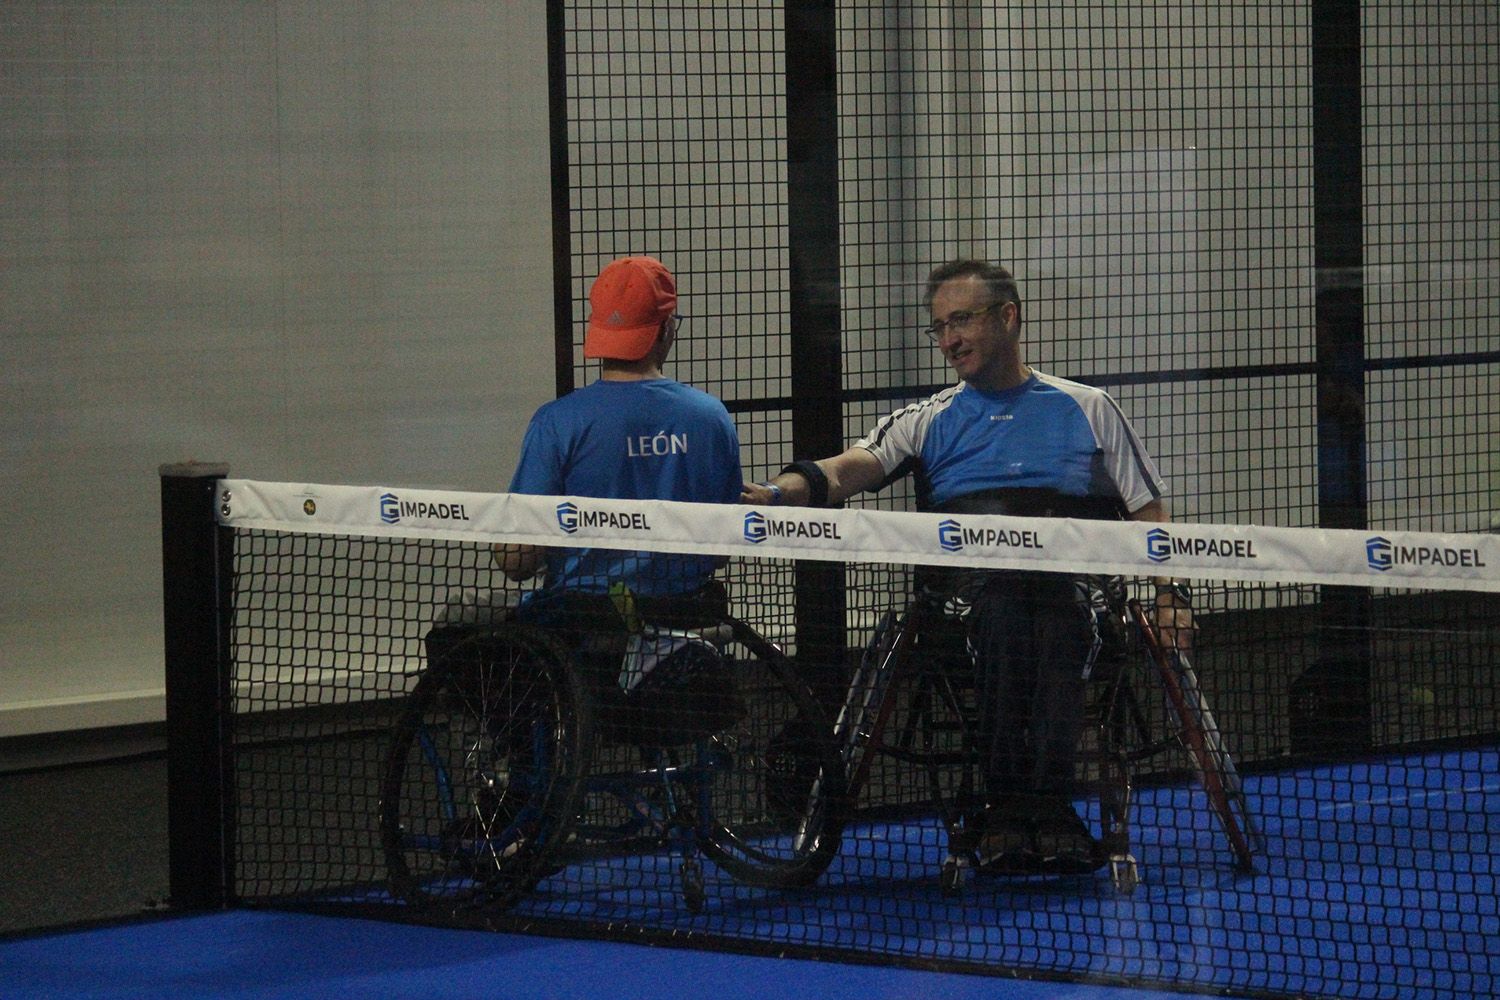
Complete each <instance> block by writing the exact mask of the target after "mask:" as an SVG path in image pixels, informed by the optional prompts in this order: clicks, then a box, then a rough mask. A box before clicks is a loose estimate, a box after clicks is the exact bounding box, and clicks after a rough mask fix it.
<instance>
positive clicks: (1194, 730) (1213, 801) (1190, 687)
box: [1130, 601, 1263, 872]
mask: <svg viewBox="0 0 1500 1000" xmlns="http://www.w3.org/2000/svg"><path fill="white" fill-rule="evenodd" d="M1130 610H1131V614H1132V615H1133V616H1134V618H1135V620H1136V624H1137V625H1138V626H1139V627H1140V630H1141V634H1142V635H1143V636H1145V641H1146V645H1147V649H1148V652H1149V653H1150V655H1151V659H1152V662H1153V663H1154V665H1155V666H1156V670H1157V674H1158V676H1159V677H1160V679H1161V683H1162V687H1163V689H1164V690H1165V692H1166V695H1167V704H1168V707H1169V708H1170V709H1171V711H1172V713H1173V714H1174V715H1175V716H1176V717H1177V722H1178V725H1179V727H1180V728H1179V730H1178V740H1179V742H1181V744H1182V746H1183V749H1184V750H1186V751H1187V755H1188V759H1189V762H1190V764H1191V766H1192V768H1193V770H1194V771H1196V772H1197V774H1198V779H1199V781H1200V782H1201V783H1202V785H1203V790H1204V792H1205V793H1206V794H1207V796H1208V801H1209V804H1210V805H1211V806H1212V807H1213V812H1214V816H1215V817H1217V819H1218V821H1219V825H1220V826H1221V827H1222V828H1223V830H1224V835H1225V837H1226V838H1227V839H1228V840H1229V846H1230V848H1231V849H1232V850H1233V851H1234V855H1235V860H1236V862H1237V863H1238V866H1239V868H1240V870H1241V871H1245V872H1252V871H1254V870H1255V856H1256V854H1257V853H1259V852H1260V851H1261V850H1262V846H1263V845H1262V843H1261V837H1260V832H1259V830H1258V828H1257V825H1256V822H1255V816H1254V813H1253V812H1252V811H1251V809H1250V803H1249V800H1248V799H1247V798H1246V796H1245V789H1244V785H1243V784H1242V783H1241V781H1240V775H1239V771H1238V770H1237V769H1236V768H1235V766H1234V758H1233V757H1232V756H1231V755H1230V753H1229V750H1228V748H1227V747H1226V746H1225V745H1224V738H1223V736H1222V735H1221V734H1220V732H1219V726H1218V723H1217V722H1216V721H1215V719H1214V716H1213V712H1212V710H1211V709H1210V708H1209V705H1208V699H1207V697H1206V696H1205V695H1204V694H1203V691H1202V690H1201V689H1200V688H1199V687H1198V676H1197V674H1196V673H1195V672H1194V671H1193V667H1192V664H1191V663H1190V662H1189V660H1188V657H1187V656H1186V654H1183V653H1181V652H1178V651H1176V650H1170V651H1169V650H1167V649H1165V648H1163V646H1162V644H1161V643H1160V641H1159V640H1158V638H1157V635H1156V631H1155V629H1154V628H1153V627H1152V625H1151V624H1150V622H1149V621H1148V620H1147V618H1146V613H1145V611H1144V610H1143V609H1142V607H1141V605H1140V603H1139V602H1138V601H1131V602H1130Z"/></svg>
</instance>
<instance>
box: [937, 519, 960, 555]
mask: <svg viewBox="0 0 1500 1000" xmlns="http://www.w3.org/2000/svg"><path fill="white" fill-rule="evenodd" d="M938 547H939V548H941V549H942V550H943V551H944V552H959V551H962V549H963V547H964V530H963V527H962V526H961V525H959V523H958V522H957V521H955V520H953V519H952V518H949V519H948V520H946V521H939V522H938Z"/></svg>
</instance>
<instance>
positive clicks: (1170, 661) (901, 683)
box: [834, 573, 1262, 895]
mask: <svg viewBox="0 0 1500 1000" xmlns="http://www.w3.org/2000/svg"><path fill="white" fill-rule="evenodd" d="M1099 592H1100V593H1102V594H1104V595H1107V597H1108V601H1107V617H1106V620H1105V622H1104V623H1103V624H1104V628H1103V629H1101V631H1102V632H1103V633H1105V635H1106V637H1107V639H1106V643H1105V651H1104V654H1103V655H1101V656H1100V657H1099V658H1098V660H1097V661H1096V662H1095V664H1094V668H1093V673H1092V675H1091V677H1090V679H1089V682H1088V685H1087V688H1086V709H1085V712H1086V715H1085V725H1084V734H1083V739H1082V740H1081V743H1080V746H1079V749H1078V751H1077V754H1076V756H1075V767H1076V768H1077V769H1078V771H1079V773H1080V774H1081V775H1082V777H1080V778H1079V779H1078V780H1075V782H1074V787H1073V788H1072V789H1070V791H1071V792H1073V793H1074V794H1075V795H1087V794H1094V795H1097V797H1098V802H1099V808H1098V824H1099V827H1100V829H1099V832H1098V834H1097V836H1096V838H1095V844H1096V849H1095V851H1094V852H1093V855H1092V856H1091V858H1090V863H1089V864H1087V865H1086V866H1082V867H1081V868H1078V869H1074V870H1072V871H1071V872H1067V871H1058V870H1048V869H1046V868H1038V869H1037V870H1035V871H1033V872H1009V873H1007V874H1060V873H1071V874H1083V873H1085V872H1092V871H1094V870H1096V869H1098V868H1101V867H1104V866H1106V865H1107V866H1108V867H1109V869H1110V873H1111V878H1112V881H1113V884H1114V886H1115V888H1116V890H1117V891H1118V892H1120V893H1122V894H1128V893H1130V892H1133V891H1134V890H1135V888H1136V886H1137V884H1138V881H1139V870H1138V868H1139V866H1138V863H1137V861H1136V859H1135V857H1134V856H1133V855H1132V853H1131V827H1130V823H1131V807H1132V801H1133V796H1134V792H1135V789H1134V786H1133V781H1134V775H1135V774H1136V773H1137V771H1138V770H1139V767H1140V765H1141V763H1142V762H1143V761H1145V760H1147V759H1148V758H1152V757H1155V756H1157V755H1159V754H1163V753H1166V752H1170V751H1180V752H1183V753H1185V755H1186V760H1185V763H1187V764H1188V765H1189V767H1190V768H1191V770H1192V771H1193V772H1194V773H1195V774H1196V776H1197V778H1198V781H1199V783H1200V785H1201V786H1202V790H1203V792H1204V794H1205V795H1206V798H1207V800H1208V803H1209V805H1210V807H1211V809H1212V812H1213V815H1214V816H1215V817H1216V818H1217V820H1218V824H1219V826H1220V828H1221V829H1222V831H1223V834H1224V837H1225V839H1226V841H1227V846H1228V848H1229V851H1230V853H1231V854H1232V857H1233V860H1234V862H1235V865H1236V866H1237V868H1238V869H1239V870H1241V871H1253V870H1254V864H1255V857H1256V855H1257V853H1258V852H1260V851H1261V849H1262V845H1261V840H1260V836H1259V833H1258V831H1257V828H1256V823H1255V818H1254V816H1253V815H1252V812H1251V809H1250V804H1249V802H1248V800H1247V798H1246V795H1245V791H1244V787H1243V785H1242V783H1241V781H1240V777H1239V774H1238V772H1237V770H1236V768H1235V765H1234V761H1233V759H1232V757H1231V755H1230V753H1229V751H1228V749H1227V748H1226V746H1225V743H1224V739H1223V737H1222V736H1221V734H1220V732H1219V728H1218V725H1217V723H1216V722H1215V720H1214V716H1213V713H1212V711H1211V710H1210V708H1209V704H1208V699H1207V698H1206V697H1205V695H1204V693H1203V691H1202V689H1201V688H1200V687H1199V685H1198V681H1197V677H1196V675H1195V673H1194V671H1193V668H1192V665H1191V663H1190V661H1189V658H1188V656H1187V654H1186V653H1184V652H1181V651H1179V650H1177V649H1174V648H1168V647H1167V646H1165V645H1164V644H1163V642H1162V640H1161V638H1160V636H1159V635H1158V632H1157V629H1156V627H1155V625H1154V623H1153V622H1152V621H1151V619H1150V618H1149V617H1148V616H1147V613H1146V611H1145V609H1144V608H1143V607H1142V606H1141V604H1140V602H1139V601H1138V600H1136V599H1134V598H1128V597H1127V596H1126V592H1125V587H1124V584H1123V581H1120V580H1118V579H1117V578H1114V579H1110V580H1108V581H1100V585H1099ZM967 613H968V606H967V603H966V602H965V601H964V600H963V599H962V598H956V597H955V596H954V593H953V591H952V589H951V587H949V586H943V585H938V584H935V583H933V582H932V581H931V580H929V581H927V582H923V581H922V580H921V574H920V573H919V578H918V581H917V584H916V587H915V594H914V596H913V597H912V598H911V599H910V601H909V602H908V603H907V604H906V605H905V607H904V608H903V609H901V610H899V611H892V612H888V613H887V614H886V615H885V616H884V617H883V619H882V620H881V622H880V624H879V625H878V626H877V628H876V630H875V633H874V636H873V638H872V639H871V642H870V644H869V646H868V647H867V649H866V650H865V652H864V654H863V657H862V659H861V660H860V662H859V664H858V666H857V668H856V669H855V670H854V672H853V676H852V677H851V679H850V683H849V685H848V688H847V693H846V696H845V700H844V704H843V706H842V708H841V709H840V710H839V713H838V717H837V719H836V722H835V727H834V728H835V735H836V738H837V741H838V744H839V753H840V756H841V759H842V760H843V763H844V767H845V771H846V774H847V776H848V778H847V794H848V795H849V796H850V798H851V800H857V799H858V798H859V796H860V795H861V794H864V793H867V792H868V791H869V790H870V786H871V784H872V782H871V776H872V766H873V765H874V763H875V762H876V760H877V759H879V758H888V759H890V760H894V761H897V762H899V763H904V764H906V765H912V766H916V767H919V768H921V769H922V770H923V771H925V772H926V778H927V783H928V786H929V788H930V797H931V802H932V804H933V805H934V806H935V807H936V809H937V811H938V812H939V814H940V817H941V819H942V821H943V824H944V826H945V827H946V829H947V833H948V844H949V847H948V853H947V856H946V857H945V858H944V860H943V862H942V868H941V876H940V877H941V887H942V890H943V892H944V893H945V894H948V895H956V894H958V893H960V892H961V891H962V889H963V886H964V884H965V881H966V879H967V877H968V875H969V873H970V872H971V871H973V870H975V869H976V868H977V855H976V850H977V847H978V843H979V840H980V837H981V835H982V834H983V832H984V830H983V814H984V806H985V795H984V791H983V789H982V788H980V787H978V786H979V785H981V784H982V783H983V782H982V780H981V779H980V778H979V772H980V770H981V752H982V751H981V745H980V744H981V741H980V739H979V734H978V717H979V706H978V697H979V695H978V691H977V687H976V679H975V669H974V664H973V656H972V653H971V652H970V650H969V648H968V646H967V643H966V621H965V616H966V614H967ZM1109 637H1112V638H1109ZM1153 688H1155V689H1159V691H1160V693H1161V695H1162V702H1161V704H1159V705H1155V706H1153V705H1152V704H1151V703H1150V701H1149V700H1148V697H1147V692H1148V691H1149V690H1150V689H1153Z"/></svg>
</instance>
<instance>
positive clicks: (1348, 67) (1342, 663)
mask: <svg viewBox="0 0 1500 1000" xmlns="http://www.w3.org/2000/svg"><path fill="white" fill-rule="evenodd" d="M1359 8H1360V5H1359V0H1314V2H1313V3H1312V7H1311V10H1310V15H1311V37H1312V84H1313V88H1312V92H1313V107H1312V125H1313V263H1314V268H1315V278H1316V281H1317V288H1316V299H1315V306H1314V308H1315V315H1316V322H1317V402H1318V514H1319V523H1320V524H1321V526H1322V527H1325V528H1354V529H1364V528H1367V527H1368V526H1369V512H1368V489H1367V472H1366V465H1365V457H1366V456H1365V384H1364V379H1365V341H1364V336H1365V335H1364V247H1363V231H1362V226H1363V217H1362V203H1363V198H1362V190H1361V187H1360V180H1361V178H1360V164H1361V155H1360V142H1361V134H1360V89H1359V79H1360V40H1359V39H1360V35H1359ZM1369 622H1370V595H1369V591H1368V590H1366V589H1364V588H1354V587H1325V588H1324V590H1323V595H1322V614H1321V628H1320V633H1319V652H1318V657H1317V660H1316V662H1315V663H1313V664H1312V665H1311V667H1310V668H1309V669H1308V670H1306V671H1305V672H1304V673H1303V675H1302V676H1301V677H1299V678H1297V680H1296V681H1295V682H1294V683H1293V685H1292V746H1293V749H1294V750H1295V751H1297V752H1309V753H1320V752H1325V751H1330V750H1332V751H1341V750H1360V749H1364V748H1367V747H1368V746H1369V745H1370V741H1371V738H1372V726H1371V709H1370V659H1371V650H1370V641H1369V628H1368V626H1369Z"/></svg>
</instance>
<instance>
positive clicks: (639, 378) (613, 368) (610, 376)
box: [599, 360, 665, 382]
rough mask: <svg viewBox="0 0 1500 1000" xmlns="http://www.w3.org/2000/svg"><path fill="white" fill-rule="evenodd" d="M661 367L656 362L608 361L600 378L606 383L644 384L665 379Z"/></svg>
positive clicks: (603, 366) (602, 368)
mask: <svg viewBox="0 0 1500 1000" xmlns="http://www.w3.org/2000/svg"><path fill="white" fill-rule="evenodd" d="M664 377H665V376H663V375H662V373H661V366H660V365H658V364H657V363H656V362H654V361H649V360H648V361H606V362H604V363H603V365H602V366H601V367H600V371H599V378H600V379H602V380H603V381H605V382H644V381H646V380H647V379H653V378H664Z"/></svg>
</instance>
